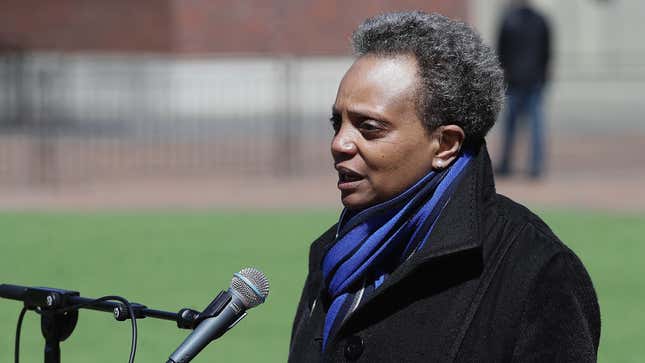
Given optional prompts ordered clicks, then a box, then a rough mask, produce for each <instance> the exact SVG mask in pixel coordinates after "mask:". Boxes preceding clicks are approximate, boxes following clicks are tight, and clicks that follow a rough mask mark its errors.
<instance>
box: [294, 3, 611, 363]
mask: <svg viewBox="0 0 645 363" xmlns="http://www.w3.org/2000/svg"><path fill="white" fill-rule="evenodd" d="M352 43H353V47H354V52H355V54H356V55H357V59H356V60H355V62H354V63H353V64H352V66H351V67H350V68H349V70H348V71H347V73H346V74H345V75H344V77H343V79H342V81H341V83H340V85H339V88H338V93H337V95H336V100H335V102H334V104H333V108H332V117H331V123H332V127H333V130H334V133H335V134H334V137H333V139H332V143H331V153H332V156H333V159H334V166H335V169H336V170H337V171H338V189H339V190H340V194H341V201H342V203H343V205H344V207H345V208H344V210H343V212H342V214H341V216H340V219H339V222H338V223H337V224H336V225H334V226H332V227H331V228H330V229H329V230H328V231H327V232H325V233H324V234H323V235H322V236H320V237H319V238H318V239H317V240H316V241H314V242H313V244H312V246H311V250H310V255H309V272H308V275H307V278H306V281H305V285H304V288H303V291H302V295H301V298H300V303H299V305H298V308H297V311H296V315H295V319H294V322H293V327H292V335H291V343H290V350H289V361H291V362H308V363H309V362H318V361H326V362H336V361H362V362H381V361H390V362H413V361H482V362H500V361H518V362H524V361H536V362H551V361H559V362H562V361H571V362H592V361H595V360H596V354H597V349H598V342H599V337H600V316H599V314H600V313H599V307H598V302H597V298H596V294H595V291H594V288H593V285H592V282H591V279H590V277H589V275H588V274H587V271H586V270H585V268H584V266H583V265H582V263H581V262H580V260H579V259H578V257H577V256H576V255H575V254H574V253H573V252H572V251H571V250H570V249H569V248H567V247H566V246H565V245H564V244H563V243H562V242H561V241H560V240H559V239H558V238H557V237H556V236H555V235H554V234H553V233H552V232H551V230H550V229H549V227H548V226H546V225H545V224H544V222H542V221H541V220H540V219H539V217H537V216H536V215H534V214H532V213H531V212H530V211H529V210H527V209H526V208H524V207H523V206H521V205H519V204H517V203H515V202H513V201H511V200H509V199H508V198H506V197H504V196H501V195H499V194H496V192H495V184H494V180H493V172H492V166H491V161H490V158H489V155H488V151H487V149H486V142H485V140H484V136H485V135H486V133H487V132H488V130H489V129H490V128H491V127H492V126H493V124H494V122H495V119H496V117H497V114H498V112H499V109H500V108H501V103H502V100H503V89H504V86H503V73H502V70H501V68H500V66H499V62H498V60H497V57H496V55H495V53H494V51H493V50H492V49H491V48H490V47H488V46H487V45H485V44H483V43H482V41H481V39H480V37H479V35H478V34H477V33H476V32H475V31H474V30H472V29H471V28H470V27H469V26H468V25H466V24H464V23H461V22H458V21H453V20H451V19H448V18H446V17H444V16H441V15H438V14H427V13H423V12H405V13H390V14H384V15H381V16H377V17H374V18H371V19H368V20H366V21H365V22H364V23H363V24H361V25H360V26H359V27H358V29H357V30H356V31H355V32H354V34H353V37H352Z"/></svg>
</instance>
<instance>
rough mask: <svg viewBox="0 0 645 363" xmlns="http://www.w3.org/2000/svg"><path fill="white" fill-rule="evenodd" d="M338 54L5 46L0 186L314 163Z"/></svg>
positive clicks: (342, 62)
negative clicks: (30, 50) (99, 51)
mask: <svg viewBox="0 0 645 363" xmlns="http://www.w3.org/2000/svg"><path fill="white" fill-rule="evenodd" d="M349 62H350V60H349V59H333V58H308V59H303V58H292V57H280V58H231V57H224V58H198V59H195V58H193V59H183V58H164V57H161V56H136V57H135V56H115V55H62V54H38V53H36V54H17V53H16V54H5V55H3V56H2V57H0V82H1V83H0V84H1V85H0V183H58V182H70V181H83V180H88V179H96V178H100V179H104V178H124V177H139V176H186V175H207V174H208V175H220V174H221V175H230V174H241V175H299V174H307V173H319V172H322V171H323V169H322V168H321V165H322V164H323V163H324V165H325V167H327V166H328V165H330V161H329V160H330V158H329V156H328V155H329V153H328V146H327V145H328V142H329V138H330V136H331V128H330V127H329V123H328V121H327V119H328V117H329V109H330V107H331V104H332V103H333V97H334V95H335V91H336V87H337V85H338V81H339V80H340V77H341V76H342V74H343V72H344V70H345V69H346V67H347V65H348V64H349ZM324 171H328V169H325V170H324Z"/></svg>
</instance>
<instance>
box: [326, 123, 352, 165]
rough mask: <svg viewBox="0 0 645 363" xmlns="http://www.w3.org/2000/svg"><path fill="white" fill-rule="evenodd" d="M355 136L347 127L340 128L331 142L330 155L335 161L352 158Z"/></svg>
mask: <svg viewBox="0 0 645 363" xmlns="http://www.w3.org/2000/svg"><path fill="white" fill-rule="evenodd" d="M356 151H357V147H356V135H355V133H354V132H353V131H352V130H351V129H350V128H348V127H345V126H341V128H340V129H339V130H338V132H337V133H336V135H334V138H333V139H332V140H331V154H332V156H333V157H334V159H335V160H338V159H343V158H348V157H352V156H353V155H354V154H356Z"/></svg>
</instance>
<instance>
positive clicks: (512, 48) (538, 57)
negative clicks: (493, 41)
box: [497, 6, 551, 88]
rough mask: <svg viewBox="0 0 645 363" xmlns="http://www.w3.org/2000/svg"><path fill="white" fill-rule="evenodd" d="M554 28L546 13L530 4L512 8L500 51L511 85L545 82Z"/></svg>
mask: <svg viewBox="0 0 645 363" xmlns="http://www.w3.org/2000/svg"><path fill="white" fill-rule="evenodd" d="M550 34H551V32H550V29H549V24H548V23H547V21H546V19H545V18H544V16H542V15H541V14H540V13H538V12H537V11H535V10H533V9H532V8H530V7H527V6H522V7H519V8H512V9H511V10H510V11H508V12H507V13H506V15H505V16H504V19H503V20H502V25H501V29H500V31H499V39H498V44H497V53H498V56H499V60H500V62H501V64H502V68H503V69H504V75H505V78H506V82H507V83H508V85H509V86H510V87H511V88H514V87H531V86H534V85H539V84H542V83H544V82H546V79H547V74H548V67H549V61H550V58H551V35H550Z"/></svg>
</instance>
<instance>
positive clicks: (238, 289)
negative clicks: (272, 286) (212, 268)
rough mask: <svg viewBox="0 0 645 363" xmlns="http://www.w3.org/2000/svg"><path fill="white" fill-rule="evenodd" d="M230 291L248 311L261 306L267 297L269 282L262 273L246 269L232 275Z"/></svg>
mask: <svg viewBox="0 0 645 363" xmlns="http://www.w3.org/2000/svg"><path fill="white" fill-rule="evenodd" d="M231 291H232V292H234V293H236V294H237V295H238V296H239V297H240V299H241V300H242V303H243V304H244V306H245V307H246V308H247V309H250V308H252V307H256V306H258V305H260V304H262V303H263V302H264V300H265V299H266V298H267V296H268V295H269V280H268V279H267V277H266V276H265V275H264V274H263V273H262V271H260V270H257V269H255V268H253V267H247V268H244V269H242V270H241V271H240V272H236V273H234V274H233V279H232V280H231Z"/></svg>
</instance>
